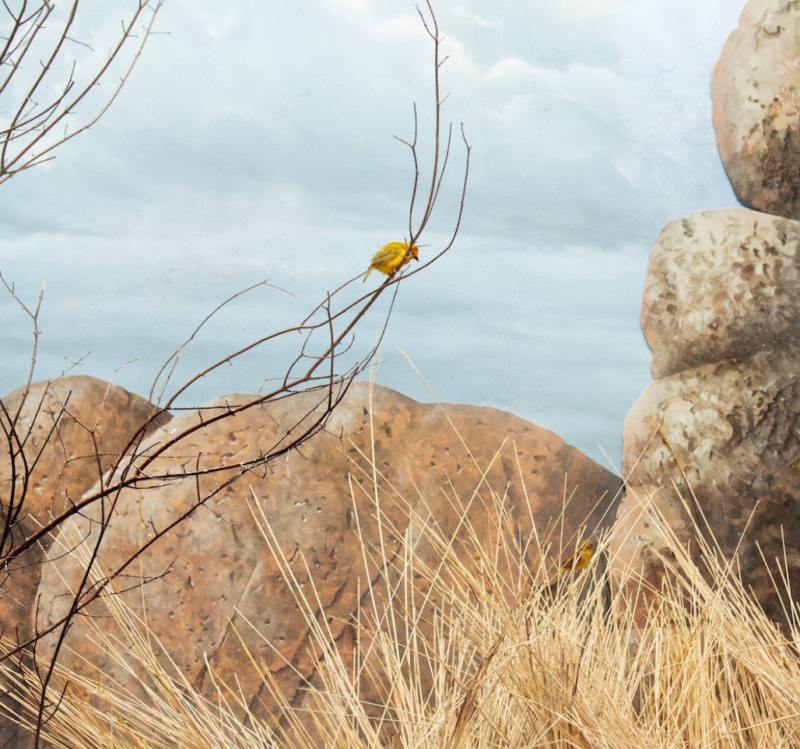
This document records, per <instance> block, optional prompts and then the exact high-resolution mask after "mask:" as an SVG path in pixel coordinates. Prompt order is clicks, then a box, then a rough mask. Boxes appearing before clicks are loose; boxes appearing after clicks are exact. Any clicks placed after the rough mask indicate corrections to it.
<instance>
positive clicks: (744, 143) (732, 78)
mask: <svg viewBox="0 0 800 749" xmlns="http://www.w3.org/2000/svg"><path fill="white" fill-rule="evenodd" d="M798 49H800V4H798V3H796V2H786V1H785V0H750V1H749V2H748V3H747V5H746V6H745V8H744V10H743V12H742V15H741V18H740V20H739V25H738V26H737V28H736V29H735V30H734V31H733V33H731V35H730V37H729V38H728V41H727V42H726V43H725V47H724V48H723V50H722V54H721V55H720V58H719V61H718V62H717V64H716V67H715V68H714V76H713V80H712V84H711V93H712V99H713V112H714V115H713V116H714V128H715V130H716V134H717V145H718V147H719V152H720V156H721V157H722V162H723V164H724V165H725V170H726V172H727V173H728V177H729V178H730V181H731V184H732V186H733V189H734V191H735V192H736V196H737V197H738V198H739V200H740V201H741V202H742V203H743V204H744V205H746V206H749V207H750V208H755V209H756V210H759V211H765V212H766V213H773V214H775V215H778V216H785V217H787V218H793V219H800V68H798V65H797V55H798Z"/></svg>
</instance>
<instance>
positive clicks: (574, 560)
mask: <svg viewBox="0 0 800 749" xmlns="http://www.w3.org/2000/svg"><path fill="white" fill-rule="evenodd" d="M593 556H594V544H593V543H592V542H591V541H582V542H581V543H580V545H579V546H578V548H577V549H575V551H573V552H572V554H570V555H569V556H568V557H567V561H566V562H564V564H563V566H562V567H561V569H560V570H559V571H558V572H559V574H561V573H562V572H571V571H573V570H582V569H583V568H584V567H588V566H589V562H591V561H592V557H593Z"/></svg>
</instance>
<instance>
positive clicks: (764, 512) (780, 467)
mask: <svg viewBox="0 0 800 749" xmlns="http://www.w3.org/2000/svg"><path fill="white" fill-rule="evenodd" d="M799 229H800V224H797V223H796V222H794V221H790V220H787V219H779V218H775V217H773V216H767V215H765V214H762V213H755V212H752V211H748V210H743V209H734V210H727V211H714V212H708V213H700V214H692V215H690V216H688V217H687V218H685V219H682V220H678V221H674V222H671V223H670V224H668V225H667V227H666V228H665V229H664V231H662V233H661V235H660V236H659V238H658V241H657V242H656V244H655V246H654V247H653V251H652V253H651V256H650V267H649V270H648V275H647V284H646V289H645V295H644V304H643V307H642V327H643V329H644V331H645V334H646V338H647V342H648V344H649V345H650V348H651V349H652V352H653V367H652V368H653V374H654V375H655V376H656V378H657V379H656V380H655V382H653V384H652V385H650V387H649V388H648V389H647V390H646V391H645V392H644V393H643V394H642V396H641V397H640V398H639V400H638V401H637V402H636V404H635V405H634V406H633V408H632V409H631V411H630V413H629V414H628V416H627V418H626V420H625V424H624V427H623V460H622V469H623V475H624V476H626V477H627V479H628V483H629V485H630V487H631V491H629V492H628V496H627V497H626V499H625V500H624V502H623V503H622V504H621V506H620V508H619V512H618V517H619V518H620V519H622V520H624V523H623V526H622V527H621V528H620V529H619V532H618V533H617V538H616V539H615V542H614V543H613V544H612V553H613V552H618V553H619V554H620V557H619V560H620V563H622V564H632V565H633V566H634V567H636V568H640V567H642V566H644V568H645V570H648V569H649V571H648V572H646V574H647V575H648V576H649V579H650V581H651V582H653V583H654V584H657V582H658V579H659V574H660V573H659V571H658V570H657V569H656V567H657V565H656V564H655V561H654V560H655V558H656V556H657V555H654V554H653V550H654V549H655V548H656V547H658V548H660V546H659V545H660V544H661V543H662V541H661V531H660V529H659V523H658V522H654V520H653V516H652V515H648V513H647V512H643V504H642V502H641V500H642V498H644V497H645V496H647V495H648V494H651V493H652V492H654V491H656V492H657V494H656V500H655V501H656V504H657V506H658V508H659V509H660V510H661V512H662V513H663V514H664V515H665V517H666V519H667V522H668V523H669V524H670V525H671V526H672V527H673V529H674V530H675V531H676V532H677V535H678V537H679V538H681V539H682V540H686V541H688V540H689V539H690V538H691V537H692V534H693V533H694V532H695V531H694V530H693V529H694V528H700V529H702V530H703V533H704V535H710V534H713V536H714V537H715V539H716V541H717V543H719V546H720V548H721V550H722V552H723V554H724V555H725V557H726V558H731V557H732V556H733V555H734V554H736V553H737V552H738V555H739V565H740V567H741V571H742V575H743V578H744V581H745V584H746V585H749V586H751V587H752V588H753V590H754V591H755V593H756V595H757V596H758V597H759V599H760V601H761V602H762V604H763V605H764V607H765V609H766V611H767V613H768V614H769V615H770V616H772V617H774V618H775V619H777V620H780V619H782V608H781V606H780V602H779V600H778V597H777V594H776V592H775V591H774V589H773V586H772V584H771V583H770V580H769V574H768V572H767V569H766V568H765V567H764V565H763V562H762V559H761V554H760V553H759V548H760V549H761V550H762V551H763V553H764V557H765V558H766V559H767V560H768V561H769V563H770V564H771V565H772V567H773V569H772V573H773V574H776V570H775V568H774V564H775V558H776V557H778V558H780V559H781V560H782V563H785V564H786V565H787V566H788V569H789V578H790V581H791V585H792V587H793V589H797V586H798V585H800V488H798V487H800V380H798V377H799V376H800V298H799V297H800V272H799V271H798V263H800V258H798V254H797V246H798V239H800V230H799ZM687 480H688V485H687ZM679 494H680V496H679ZM681 496H682V497H683V501H682V500H681ZM687 507H688V509H687ZM784 540H785V558H784ZM694 548H695V549H696V548H697V544H696V543H695V544H694ZM776 577H777V575H776Z"/></svg>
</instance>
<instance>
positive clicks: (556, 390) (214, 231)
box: [0, 0, 743, 467]
mask: <svg viewBox="0 0 800 749" xmlns="http://www.w3.org/2000/svg"><path fill="white" fill-rule="evenodd" d="M129 4H130V3H125V2H120V3H116V4H115V10H114V11H109V10H108V7H109V5H111V4H109V3H107V2H101V1H100V0H91V1H88V0H87V2H85V3H84V4H83V5H82V6H81V8H82V12H83V13H84V15H83V16H81V17H80V18H79V19H78V23H77V25H76V28H75V29H74V33H71V36H73V37H74V38H76V39H77V40H79V41H81V42H83V43H84V44H88V45H90V46H91V48H92V50H94V51H91V50H90V49H89V48H88V47H85V46H83V45H77V44H75V45H72V47H70V48H69V49H68V57H69V59H67V60H65V62H64V67H63V69H64V70H65V69H67V68H68V66H69V64H70V63H71V62H72V61H73V59H74V62H75V64H76V75H78V76H79V75H81V74H82V73H84V72H85V71H88V70H90V69H91V65H92V64H93V61H94V62H95V63H96V61H97V59H98V55H102V54H103V51H104V50H106V49H108V47H109V44H110V42H109V39H110V37H109V36H108V34H109V33H111V32H113V31H114V30H115V29H116V28H117V27H118V24H119V20H120V19H121V18H122V16H123V9H124V8H126V7H128V5H129ZM742 7H743V0H703V2H702V3H701V2H697V0H504V1H503V2H497V0H448V2H447V3H446V4H445V3H434V10H435V12H436V16H437V19H438V22H439V27H440V30H441V32H442V34H443V35H444V37H445V40H444V42H443V43H442V55H443V56H447V60H446V62H445V64H444V65H443V66H442V68H441V87H442V91H443V93H447V94H449V95H448V98H447V99H446V101H445V103H444V105H443V108H442V116H443V118H444V120H445V122H452V123H454V126H455V128H456V130H458V128H459V127H460V125H461V123H463V125H464V131H465V133H466V135H467V138H468V140H469V143H470V144H471V146H472V153H471V162H470V173H469V182H468V188H467V196H466V204H465V211H464V215H463V220H462V224H461V228H460V231H459V234H458V237H457V239H456V242H455V244H454V246H453V248H452V249H451V250H450V251H449V252H448V253H447V254H446V255H444V256H443V257H442V258H441V259H440V260H438V261H437V262H436V263H435V264H433V265H431V266H430V267H429V268H427V269H426V270H425V272H424V273H420V274H418V275H416V276H414V277H413V278H409V279H408V280H407V281H406V282H404V283H403V284H402V285H401V290H400V294H399V296H398V299H397V301H396V304H395V307H394V310H393V313H392V317H391V320H390V323H389V328H388V331H387V334H386V336H385V338H384V339H383V342H382V344H381V350H380V354H379V357H378V360H379V367H377V368H376V370H375V371H374V372H373V376H374V378H375V380H376V381H377V382H379V383H381V384H383V385H386V386H388V387H391V388H394V389H396V390H399V391H401V392H402V393H404V394H406V395H408V396H410V397H412V398H415V399H417V400H421V401H430V400H431V398H432V396H431V394H430V392H429V390H428V387H429V388H430V390H431V391H432V392H433V393H434V395H435V397H436V398H437V399H439V400H440V401H442V402H457V403H471V404H475V405H483V406H491V407H494V408H499V409H502V410H506V411H509V412H512V413H514V414H516V415H518V416H521V417H523V418H525V419H528V420H530V421H532V422H534V423H535V424H538V425H540V426H543V427H546V428H548V429H551V430H553V431H554V432H556V433H557V434H559V435H560V436H561V437H563V438H564V439H565V440H566V441H567V442H569V443H571V444H573V445H575V446H577V447H579V448H580V449H581V450H583V451H584V452H586V453H587V454H588V455H590V456H591V457H592V458H594V459H596V460H598V462H600V463H602V464H603V465H606V466H607V467H615V466H618V465H619V461H620V455H621V429H622V423H623V420H624V418H625V415H626V414H627V412H628V410H629V409H630V408H631V406H632V405H633V403H634V402H635V401H636V399H637V398H638V397H639V395H640V394H641V393H642V392H643V391H644V389H645V388H646V387H647V386H648V384H649V383H650V382H651V381H652V377H651V375H650V371H649V363H650V352H649V350H648V348H647V345H646V343H645V341H644V338H643V335H642V333H641V328H640V324H639V315H640V310H641V298H642V292H643V286H644V278H645V273H646V270H647V263H648V255H649V252H650V249H651V247H652V245H653V243H654V241H655V239H656V237H657V236H658V233H659V231H660V230H661V228H662V227H663V226H664V225H665V224H666V223H667V222H669V221H671V220H673V219H675V218H680V217H682V216H684V215H686V214H687V213H691V212H693V211H699V210H710V209H719V208H726V207H730V206H733V205H736V199H735V197H734V195H733V192H732V190H731V188H730V185H729V183H728V180H727V177H726V175H725V173H724V170H723V168H722V165H721V163H720V160H719V156H718V153H717V149H716V143H715V138H714V132H713V126H712V123H711V101H710V81H711V74H712V70H713V66H714V64H715V62H716V60H717V58H718V56H719V53H720V51H721V49H722V46H723V44H724V42H725V39H726V38H727V36H728V35H729V34H730V32H731V31H732V30H733V29H734V28H735V26H736V23H737V21H738V16H739V14H740V12H741V10H742ZM155 29H156V31H157V32H158V33H157V34H156V35H154V36H152V37H151V38H150V39H149V40H148V42H147V44H146V47H145V51H144V54H143V56H142V57H141V59H140V60H139V63H138V65H137V66H136V68H135V70H134V72H133V74H132V76H131V78H130V79H129V81H128V83H127V84H126V85H125V87H124V88H123V90H122V92H121V94H120V96H119V98H118V99H117V101H116V102H115V103H114V105H113V106H112V107H111V109H110V110H109V111H108V112H107V113H106V115H105V116H104V117H103V119H101V120H100V122H99V123H98V124H96V125H95V126H93V127H92V128H91V130H89V131H88V132H86V133H84V134H82V135H81V136H79V137H77V138H75V139H74V140H72V141H70V142H69V143H67V144H66V145H64V146H63V147H62V148H61V149H60V150H58V151H57V152H56V155H57V158H56V159H54V160H53V161H50V162H48V163H46V164H43V165H41V166H38V167H36V168H34V169H31V170H28V171H27V172H24V173H21V174H18V175H16V176H15V177H13V178H12V179H11V180H9V181H8V182H6V183H4V184H2V185H0V191H2V202H0V272H2V274H3V277H4V278H5V279H6V280H7V281H9V282H13V283H14V284H15V289H16V291H17V293H18V295H19V296H20V297H21V298H22V299H23V301H25V302H26V303H27V304H29V305H35V302H36V298H37V296H38V293H39V290H40V288H41V285H42V283H45V295H44V302H43V308H42V312H41V323H40V327H41V336H40V343H39V351H38V355H37V369H36V377H35V379H45V378H51V377H55V376H57V375H59V374H60V373H61V372H62V371H64V370H65V369H67V368H69V369H70V373H72V374H75V373H81V374H88V375H93V376H96V377H100V378H102V379H106V380H110V379H112V378H113V380H114V382H116V383H117V384H119V385H122V386H123V387H126V388H128V389H129V390H132V391H133V392H135V393H138V394H140V395H144V396H146V395H147V394H148V393H149V392H150V388H151V384H152V382H153V378H154V377H155V375H156V373H157V372H158V370H159V368H160V367H161V365H162V363H163V362H164V360H165V359H166V358H167V357H168V356H169V355H170V354H171V353H172V351H174V350H175V349H176V348H177V347H178V346H179V345H180V344H181V343H182V342H183V340H184V339H185V338H186V337H187V336H189V335H190V334H191V332H192V330H193V329H194V328H195V327H196V326H197V324H198V323H199V322H200V321H201V320H203V318H204V317H205V316H206V315H207V314H208V313H209V312H210V311H211V310H213V309H214V308H215V307H216V306H217V305H218V304H219V303H220V302H222V301H223V300H225V299H226V298H228V297H230V296H231V295H233V294H235V293H236V292H238V291H240V290H242V289H243V288H246V287H248V286H250V285H251V284H253V283H256V282H257V281H260V280H263V279H269V280H270V282H271V283H272V284H274V285H275V286H277V287H280V288H281V289H283V290H286V291H288V292H291V295H289V294H287V293H285V292H284V291H280V290H277V289H274V288H272V287H261V288H258V289H256V290H254V291H252V292H250V293H248V294H247V295H245V296H243V297H241V298H239V299H237V300H236V302H235V303H233V304H231V305H229V306H228V307H226V308H225V309H224V310H223V312H222V313H221V314H220V315H219V316H217V317H215V318H214V319H213V320H212V322H211V324H209V325H208V326H207V327H206V328H204V330H203V332H202V334H201V335H200V336H198V338H197V339H196V340H195V341H193V343H192V345H191V346H190V347H188V348H187V349H186V350H185V351H184V353H183V354H182V358H181V361H180V364H179V367H178V371H177V372H176V375H175V380H174V381H175V382H177V381H178V380H179V379H180V378H181V377H183V379H186V378H188V377H189V376H190V375H191V374H193V373H194V372H196V371H198V370H199V369H202V368H203V367H204V366H207V365H208V364H210V363H213V362H214V361H217V360H218V359H221V358H223V357H224V356H226V355H227V354H229V353H231V351H232V350H234V349H235V348H236V347H238V346H240V345H243V344H245V343H246V342H248V341H250V340H253V339H254V338H257V337H259V336H261V335H265V334H266V333H268V332H270V331H273V330H276V329H278V328H279V327H283V326H284V325H288V324H293V323H296V322H299V321H300V320H302V319H303V317H305V314H306V313H307V312H308V311H309V310H310V309H311V308H313V307H314V306H315V305H316V304H318V303H319V302H320V301H321V300H323V299H324V298H325V294H326V292H328V291H331V290H333V289H334V288H336V287H337V286H339V284H340V283H342V282H343V281H345V280H348V279H349V278H351V277H353V276H355V275H356V274H358V273H360V272H362V271H363V270H365V269H366V267H367V265H368V263H369V259H370V258H371V256H372V254H373V253H374V252H375V251H376V250H377V249H378V248H379V247H380V246H381V245H383V244H384V243H385V242H388V241H392V240H400V239H402V238H403V237H404V236H406V235H407V234H408V211H409V199H410V194H411V185H412V180H413V164H412V161H411V158H410V153H409V149H408V148H407V147H406V146H404V145H403V144H402V143H401V142H400V141H399V140H397V139H396V138H395V137H393V136H397V137H399V138H403V139H406V140H408V139H410V138H412V137H413V134H414V114H413V105H414V104H415V103H416V106H417V111H418V114H419V154H420V160H421V164H422V165H423V166H422V171H423V176H424V177H425V175H426V174H427V173H428V170H429V164H430V158H431V154H432V149H431V143H432V137H431V133H432V114H433V107H432V104H433V89H432V84H433V75H432V71H433V58H432V54H433V48H432V44H431V42H430V39H429V38H428V36H427V35H426V33H425V30H424V28H423V26H422V23H421V21H420V18H419V15H418V14H417V10H416V6H415V4H414V3H413V2H406V1H405V0H391V2H390V1H389V0H298V2H294V3H263V2H257V1H256V0H239V1H238V2H233V3H228V4H224V5H222V6H221V5H220V4H219V3H216V2H211V0H166V2H165V3H164V5H163V7H162V8H161V10H160V12H159V14H158V17H157V20H156V24H155ZM93 55H94V56H93ZM112 72H113V74H114V75H117V74H118V72H117V71H116V70H114V71H112ZM110 86H111V81H109V80H108V79H106V80H105V81H103V82H102V83H101V86H100V87H99V88H98V90H97V92H96V93H97V95H98V96H101V95H103V94H105V92H107V91H108V90H109V87H110ZM53 90H55V89H53ZM12 94H13V92H12ZM4 96H5V97H6V100H5V101H4V100H3V99H2V98H0V116H5V115H6V114H7V111H8V107H9V106H10V105H9V103H8V98H9V97H8V95H7V94H4ZM463 168H464V149H463V146H462V145H461V143H460V141H459V140H458V139H456V140H455V141H454V147H453V155H452V159H451V163H450V165H449V167H448V174H447V176H446V178H445V182H444V186H443V188H442V191H441V193H440V198H439V204H438V206H437V212H436V213H435V214H434V216H433V218H432V220H431V223H430V224H429V227H428V228H427V229H426V232H425V235H424V236H423V237H422V239H421V240H420V241H421V243H423V244H427V245H428V246H427V247H424V248H423V249H422V251H421V256H422V258H423V259H424V258H425V256H426V253H430V254H431V255H432V254H435V252H436V251H438V250H439V249H441V247H443V246H444V244H446V241H447V238H448V237H449V236H450V234H451V233H452V229H453V222H454V219H455V215H456V208H457V205H458V198H459V195H460V189H461V180H462V178H463ZM425 179H428V177H425ZM376 275H377V274H374V275H373V276H372V277H371V278H370V279H369V281H368V282H367V283H368V285H372V284H373V282H374V283H375V284H377V283H378V281H379V279H378V278H376ZM359 286H360V284H359ZM361 288H363V287H361ZM357 290H359V291H360V290H361V289H357ZM378 306H379V309H376V310H374V312H375V314H373V315H371V316H370V318H369V319H368V320H366V321H364V324H363V325H361V326H360V327H359V329H358V334H357V336H356V345H355V348H354V349H353V353H354V355H356V354H357V353H358V352H359V351H363V350H365V349H366V348H368V347H369V346H370V345H371V344H372V343H374V341H375V340H376V336H377V334H378V331H379V329H380V326H381V324H382V321H383V315H385V311H386V308H385V304H383V306H381V305H378ZM0 321H1V322H2V325H1V326H0V347H2V352H3V356H2V364H0V394H4V393H8V392H10V391H11V390H13V389H15V388H16V387H18V386H20V385H21V384H22V383H24V381H25V379H26V377H27V373H28V369H29V367H30V356H31V343H32V341H33V336H32V333H31V326H30V324H29V321H28V320H27V319H26V317H25V315H24V314H23V313H22V312H21V311H20V310H19V308H18V306H17V305H16V303H15V302H14V300H13V299H11V298H10V296H9V295H8V294H0ZM294 345H295V344H291V346H294ZM359 347H360V348H359ZM293 350H294V349H293V348H291V347H289V345H288V344H287V346H284V347H283V348H281V347H278V348H277V349H276V350H275V351H274V352H273V351H270V352H259V353H258V354H255V355H253V356H251V357H249V358H248V359H247V361H245V362H243V363H242V364H241V365H237V366H235V367H227V368H225V370H224V371H223V372H222V373H221V374H220V375H218V376H214V377H207V378H204V379H203V380H201V381H200V382H199V383H198V384H197V385H196V386H195V387H194V388H193V390H192V391H191V393H190V398H189V400H188V401H186V400H185V401H184V403H185V404H187V405H188V404H189V403H190V402H191V403H193V404H201V403H204V402H207V401H209V400H211V399H212V398H215V397H217V396H220V395H223V394H225V393H228V392H236V391H238V392H256V391H258V389H259V388H260V387H261V386H262V384H263V382H264V380H265V379H268V378H269V377H274V376H276V375H277V374H279V370H280V368H281V367H282V366H284V363H285V361H286V357H287V356H289V355H290V354H291V351H293ZM401 351H402V352H405V353H406V354H407V356H408V359H410V360H411V361H412V362H413V365H414V367H416V369H418V370H419V372H420V373H421V374H422V375H423V376H424V378H425V381H426V382H427V385H426V384H425V383H424V382H423V381H422V380H421V378H420V376H419V375H418V374H417V372H416V371H415V369H414V367H412V366H411V364H410V363H409V361H408V359H407V358H406V357H405V356H404V355H403V353H401ZM72 362H77V364H75V365H73V364H72Z"/></svg>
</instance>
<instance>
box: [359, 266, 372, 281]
mask: <svg viewBox="0 0 800 749" xmlns="http://www.w3.org/2000/svg"><path fill="white" fill-rule="evenodd" d="M373 270H374V268H370V269H369V270H368V271H367V272H366V273H365V274H364V280H363V281H362V282H361V283H366V282H367V279H368V278H369V274H370V273H372V271H373Z"/></svg>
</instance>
